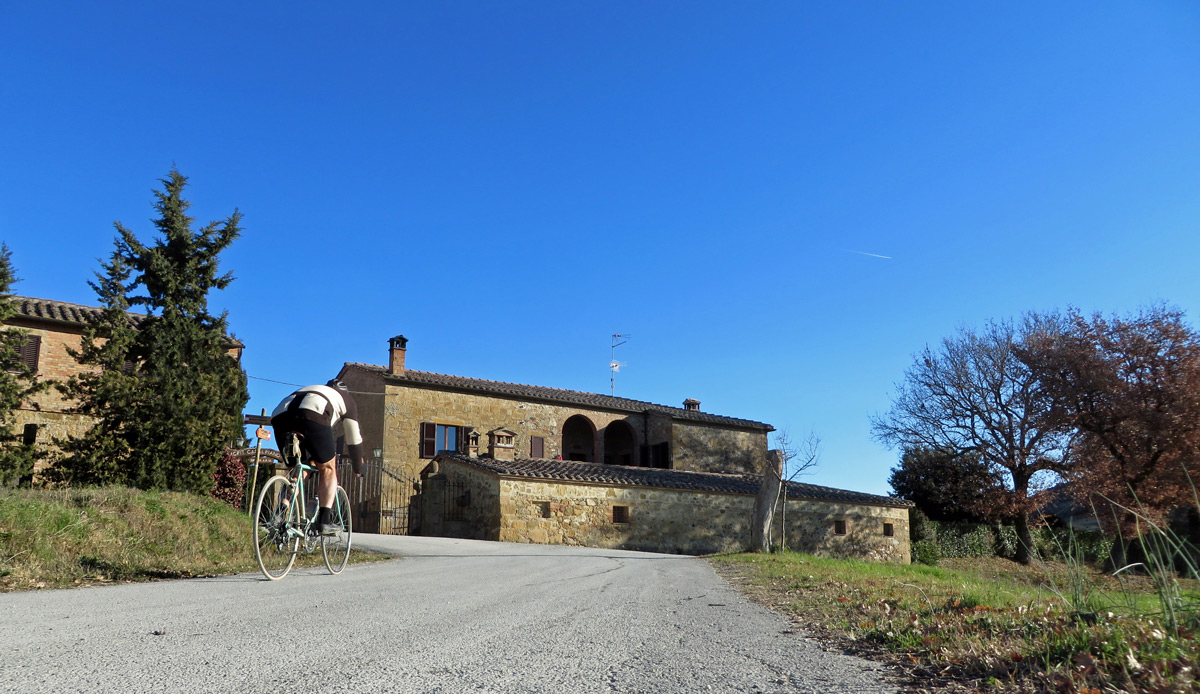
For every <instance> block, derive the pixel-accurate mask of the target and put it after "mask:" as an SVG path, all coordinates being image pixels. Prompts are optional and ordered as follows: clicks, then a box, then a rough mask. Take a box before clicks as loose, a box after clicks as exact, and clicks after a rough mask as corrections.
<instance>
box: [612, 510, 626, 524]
mask: <svg viewBox="0 0 1200 694" xmlns="http://www.w3.org/2000/svg"><path fill="white" fill-rule="evenodd" d="M628 522H629V507H628V506H613V523H628Z"/></svg>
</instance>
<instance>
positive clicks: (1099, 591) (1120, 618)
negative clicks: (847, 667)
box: [713, 554, 1200, 694]
mask: <svg viewBox="0 0 1200 694" xmlns="http://www.w3.org/2000/svg"><path fill="white" fill-rule="evenodd" d="M713 563H714V565H715V566H716V567H717V570H718V571H719V572H721V573H722V575H725V576H726V577H727V578H730V579H731V580H732V581H733V582H734V583H735V585H739V586H741V587H742V588H743V590H744V591H745V592H746V593H747V594H748V595H750V596H751V597H752V598H754V599H755V600H757V601H759V602H761V603H763V604H766V605H768V606H769V607H772V608H774V609H777V610H780V611H782V612H785V613H787V614H788V615H790V616H791V617H792V618H793V620H794V621H795V622H796V623H797V624H798V625H799V626H801V627H802V628H803V629H804V630H806V631H807V632H809V633H811V634H813V635H814V636H816V637H817V638H820V639H822V640H824V641H825V642H827V643H829V644H831V645H833V646H835V647H838V648H840V649H843V650H846V651H850V652H854V653H858V654H861V655H863V656H866V657H870V658H873V659H877V660H882V661H885V662H888V663H890V664H891V665H893V666H894V667H895V669H896V672H897V673H899V675H898V676H899V677H900V681H901V684H902V687H903V688H904V690H905V691H908V692H963V691H984V692H1087V693H1089V694H1091V693H1092V692H1096V693H1099V692H1155V693H1158V692H1200V683H1198V682H1197V667H1198V666H1200V649H1198V648H1197V634H1196V632H1195V630H1194V627H1195V626H1196V625H1190V626H1188V627H1186V628H1184V629H1182V630H1181V631H1180V634H1179V636H1178V637H1175V636H1173V635H1171V634H1169V633H1167V630H1165V629H1163V628H1162V626H1161V623H1160V620H1158V619H1157V617H1156V615H1154V614H1153V610H1154V605H1155V604H1156V599H1155V596H1154V594H1153V591H1152V587H1151V586H1150V585H1149V582H1148V581H1147V580H1145V579H1144V578H1137V579H1134V580H1132V581H1125V582H1119V581H1117V580H1116V579H1113V578H1111V577H1107V576H1104V575H1102V574H1099V573H1096V572H1094V571H1092V572H1090V574H1089V576H1088V580H1089V581H1090V582H1092V583H1093V584H1094V585H1095V588H1096V592H1095V594H1094V602H1093V606H1094V607H1095V608H1097V609H1096V611H1094V612H1093V611H1089V612H1084V613H1081V612H1078V611H1076V610H1074V609H1073V608H1072V607H1071V606H1070V605H1069V604H1068V601H1067V600H1066V599H1064V595H1063V588H1062V587H1063V586H1065V585H1067V583H1068V579H1069V574H1070V569H1069V567H1067V566H1065V565H1063V564H1052V565H1040V566H1039V565H1035V566H1021V565H1019V564H1016V563H1014V562H1011V561H1008V560H1003V559H956V560H943V563H942V565H941V566H938V567H928V566H920V565H913V566H899V565H889V564H871V563H865V562H858V561H848V560H830V559H817V558H814V557H808V556H803V555H794V554H770V555H756V554H743V555H731V556H723V557H715V558H713ZM1189 588H1190V589H1191V590H1195V588H1196V587H1195V586H1189Z"/></svg>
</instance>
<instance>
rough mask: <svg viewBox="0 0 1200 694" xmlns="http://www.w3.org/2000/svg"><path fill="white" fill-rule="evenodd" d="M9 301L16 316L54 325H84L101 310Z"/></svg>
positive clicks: (47, 302) (25, 299) (135, 317)
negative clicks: (15, 307)
mask: <svg viewBox="0 0 1200 694" xmlns="http://www.w3.org/2000/svg"><path fill="white" fill-rule="evenodd" d="M10 299H11V301H12V302H13V303H15V304H16V305H17V315H19V316H21V317H23V318H32V319H37V320H45V321H53V322H55V323H70V324H73V325H86V324H87V323H88V321H89V320H92V319H95V318H97V317H99V315H100V312H101V311H102V309H100V308H97V307H95V306H84V305H82V304H71V303H67V302H66V301H52V300H50V299H36V298H34V297H31V296H12V297H10ZM129 317H130V318H131V319H132V320H133V321H134V322H135V323H136V322H138V321H141V320H142V319H143V318H145V317H146V316H145V315H143V314H140V313H130V314H129Z"/></svg>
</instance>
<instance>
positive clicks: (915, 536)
mask: <svg viewBox="0 0 1200 694" xmlns="http://www.w3.org/2000/svg"><path fill="white" fill-rule="evenodd" d="M908 536H909V539H910V540H911V541H912V542H921V541H922V540H927V541H929V542H937V522H936V521H931V520H929V516H927V515H925V513H924V512H923V511H921V509H919V508H914V509H912V510H911V511H909V512H908Z"/></svg>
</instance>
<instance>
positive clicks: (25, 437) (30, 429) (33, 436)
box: [21, 424, 38, 446]
mask: <svg viewBox="0 0 1200 694" xmlns="http://www.w3.org/2000/svg"><path fill="white" fill-rule="evenodd" d="M37 435H38V425H36V424H26V425H25V430H24V431H23V432H22V436H21V443H23V444H25V445H26V446H32V445H33V444H34V443H36V442H37Z"/></svg>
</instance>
